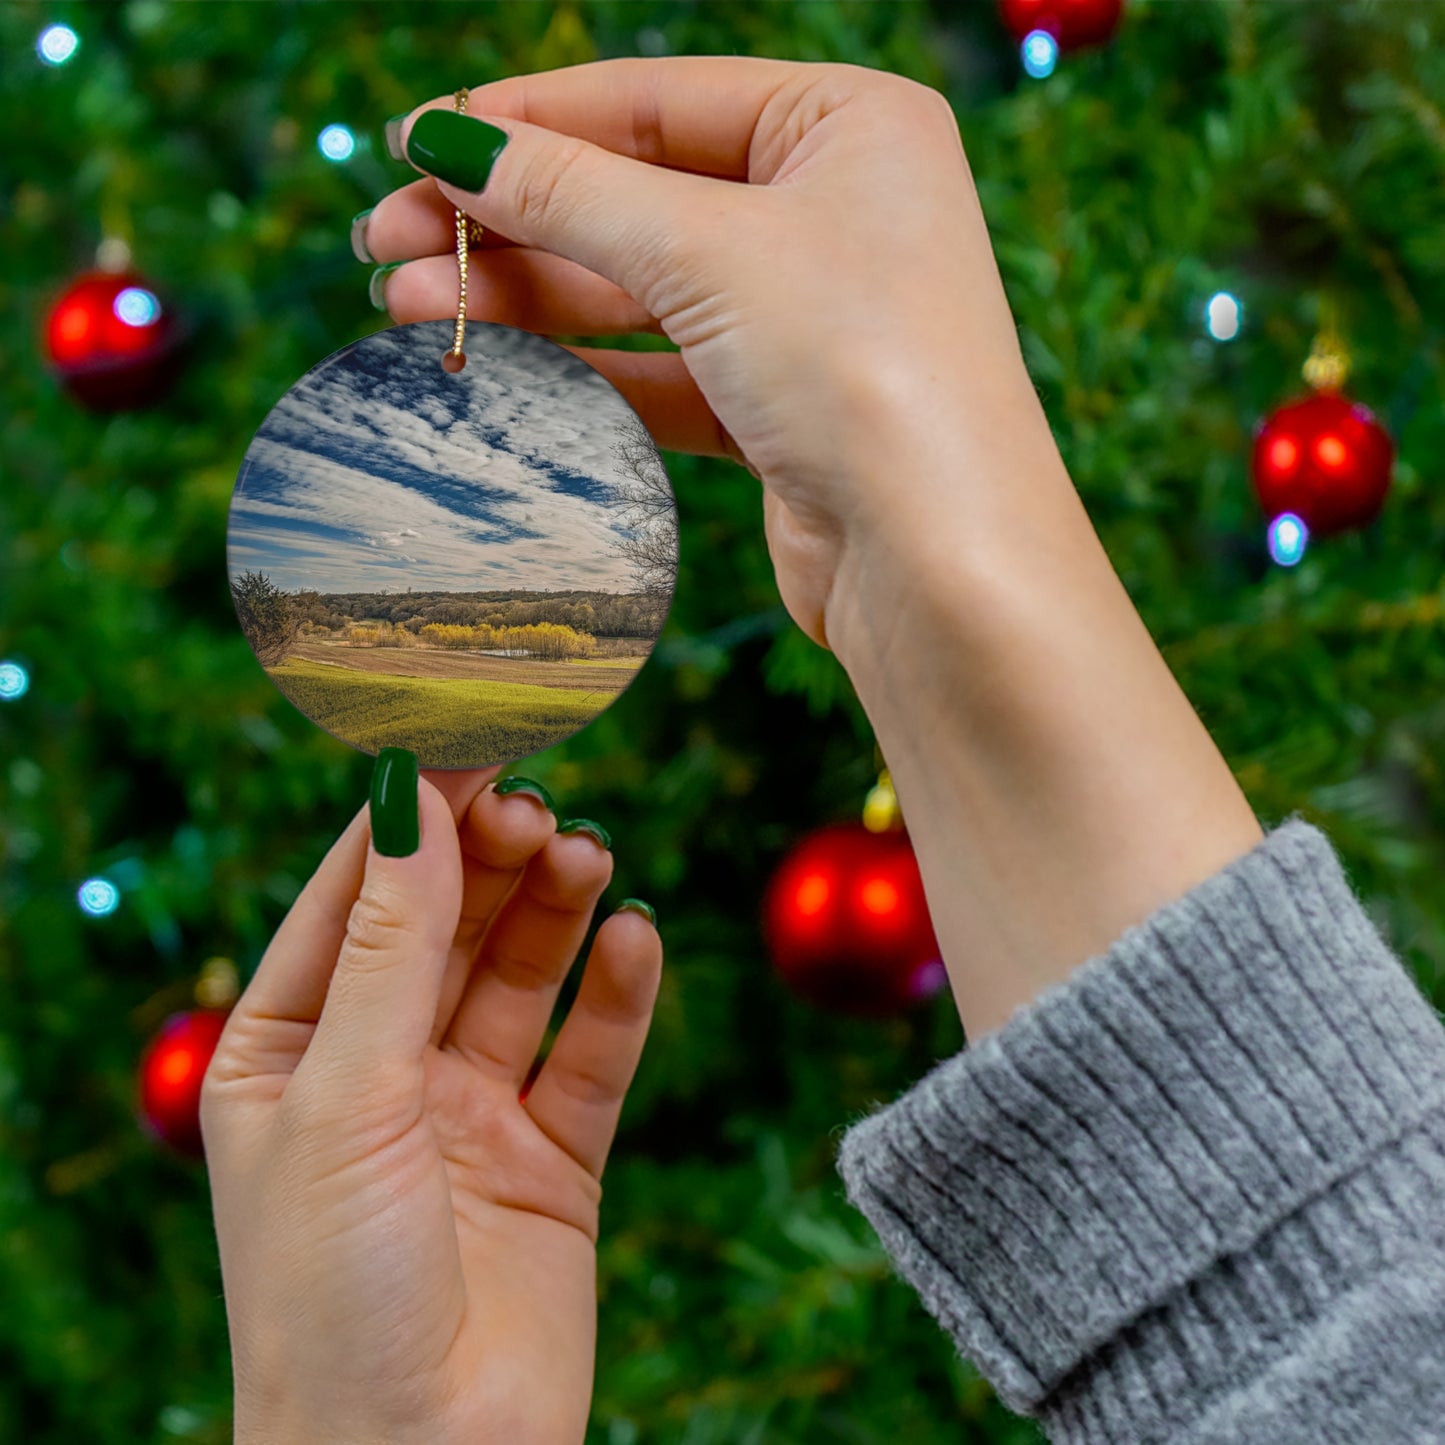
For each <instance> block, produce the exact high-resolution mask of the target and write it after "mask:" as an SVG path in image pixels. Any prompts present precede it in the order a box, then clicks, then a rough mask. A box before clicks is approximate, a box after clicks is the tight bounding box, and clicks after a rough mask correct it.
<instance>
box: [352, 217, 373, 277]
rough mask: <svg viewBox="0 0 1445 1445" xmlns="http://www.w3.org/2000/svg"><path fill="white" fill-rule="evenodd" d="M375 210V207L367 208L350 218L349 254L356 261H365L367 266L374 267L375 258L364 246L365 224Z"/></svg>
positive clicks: (365, 245)
mask: <svg viewBox="0 0 1445 1445" xmlns="http://www.w3.org/2000/svg"><path fill="white" fill-rule="evenodd" d="M375 209H376V207H375V206H368V207H367V208H366V210H364V211H358V212H357V213H356V215H354V216H353V217H352V218H351V254H352V255H353V256H355V257H356V259H357V260H358V261H365V262H366V264H367V265H368V266H375V265H376V257H375V256H373V255H372V254H371V251H370V250H369V249H368V247H367V244H366V223H367V221H369V220H370V219H371V213H372V211H374V210H375Z"/></svg>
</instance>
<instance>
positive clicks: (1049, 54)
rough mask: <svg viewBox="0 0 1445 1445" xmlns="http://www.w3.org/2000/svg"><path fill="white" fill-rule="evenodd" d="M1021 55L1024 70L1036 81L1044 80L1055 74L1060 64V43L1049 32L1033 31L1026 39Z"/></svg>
mask: <svg viewBox="0 0 1445 1445" xmlns="http://www.w3.org/2000/svg"><path fill="white" fill-rule="evenodd" d="M1020 53H1021V54H1022V56H1023V62H1024V69H1025V70H1026V71H1028V73H1029V74H1030V75H1031V76H1033V78H1034V79H1035V80H1044V79H1046V78H1047V77H1048V76H1050V75H1052V74H1053V73H1054V67H1055V66H1056V65H1057V64H1058V63H1059V42H1058V41H1057V40H1055V39H1054V37H1053V36H1052V35H1050V34H1049V32H1048V31H1047V30H1031V31H1030V32H1029V33H1028V35H1027V36H1025V38H1024V43H1023V46H1022V49H1021V52H1020Z"/></svg>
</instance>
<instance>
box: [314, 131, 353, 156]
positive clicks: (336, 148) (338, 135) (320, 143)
mask: <svg viewBox="0 0 1445 1445" xmlns="http://www.w3.org/2000/svg"><path fill="white" fill-rule="evenodd" d="M316 145H317V148H318V149H319V150H320V151H321V154H322V155H324V156H325V157H326V159H327V160H329V161H349V160H350V159H351V157H352V155H353V153H354V152H355V150H356V137H355V136H354V135H352V133H351V132H350V130H348V129H347V128H346V126H344V125H329V126H327V127H326V129H325V130H324V131H322V132H321V134H320V135H319V136H317V137H316Z"/></svg>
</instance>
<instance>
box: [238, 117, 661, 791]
mask: <svg viewBox="0 0 1445 1445" xmlns="http://www.w3.org/2000/svg"><path fill="white" fill-rule="evenodd" d="M458 102H459V103H458V108H459V109H460V108H463V104H464V97H463V96H462V95H461V93H459V95H458ZM477 230H478V228H477V227H476V226H475V223H468V222H467V221H466V219H465V217H463V216H462V214H461V213H458V215H457V260H458V267H459V273H460V281H461V289H460V304H459V307H458V315H457V320H456V322H455V323H453V322H451V321H426V322H419V323H414V324H411V325H404V326H394V327H391V328H389V329H387V330H385V331H379V332H376V333H375V334H373V335H371V336H368V337H365V338H364V339H363V340H361V341H358V342H355V343H353V344H352V345H350V346H346V347H343V348H342V349H341V350H340V351H338V352H336V353H334V354H333V355H332V356H329V357H327V359H326V360H325V361H323V362H321V364H320V365H318V366H316V367H313V368H312V370H311V371H309V372H307V374H306V375H305V376H304V377H302V378H301V380H300V381H299V382H297V383H296V385H295V386H293V387H292V388H291V389H290V390H289V391H288V392H287V393H286V394H285V396H283V397H282V398H281V400H280V401H279V402H278V403H277V404H276V406H275V407H274V408H273V409H272V410H271V412H270V413H269V414H268V415H267V417H266V419H265V421H263V422H262V423H261V426H260V429H259V430H258V431H257V432H256V435H255V437H254V439H253V440H252V442H251V445H250V447H249V448H248V449H247V451H246V455H245V458H244V460H243V461H242V464H241V470H240V475H239V477H238V478H237V481H236V489H235V494H234V496H233V497H232V499H231V510H230V518H229V524H228V530H227V549H226V550H227V565H228V570H229V573H230V583H231V595H232V599H233V601H234V603H235V607H236V615H237V618H238V620H239V621H240V624H241V628H242V630H243V632H244V633H245V635H246V639H247V641H248V642H249V643H250V644H251V648H252V650H253V651H254V652H255V654H256V658H257V660H258V661H259V662H260V663H261V665H262V667H264V668H265V670H266V672H267V673H268V675H269V676H270V677H271V679H272V681H273V682H275V684H276V686H277V687H278V688H280V690H281V692H282V693H283V694H285V696H286V697H287V698H288V699H289V700H290V702H292V703H293V704H294V705H295V706H296V707H297V708H299V709H300V711H301V712H303V713H305V714H306V715H307V716H308V717H309V718H311V719H312V720H313V721H314V722H316V723H318V724H319V725H320V726H321V727H323V728H325V729H326V731H327V732H329V733H331V734H332V735H333V736H335V737H337V738H340V739H341V740H342V741H343V742H346V743H350V744H351V745H352V746H353V747H356V748H359V749H361V750H362V751H363V752H366V753H371V754H375V753H378V752H380V750H381V749H382V748H384V747H396V748H407V749H409V750H410V751H411V752H413V753H415V754H416V757H417V761H418V763H419V764H420V765H421V766H422V767H424V768H484V767H491V766H493V765H496V764H504V763H508V762H512V761H514V760H516V759H519V758H523V757H526V756H528V755H529V754H531V753H535V752H539V751H541V750H542V749H544V748H547V747H551V746H552V745H553V744H555V743H559V742H561V741H563V740H564V739H566V738H568V737H570V736H571V735H572V734H573V733H575V732H577V731H579V730H580V729H581V728H583V727H585V726H586V725H587V724H588V723H589V722H591V721H592V719H593V718H594V717H596V716H597V715H598V714H599V713H600V712H602V711H603V710H604V709H605V708H607V707H608V706H609V705H610V704H611V703H613V702H614V701H615V700H616V699H617V697H618V696H619V695H620V694H621V693H622V692H623V691H624V690H625V689H626V688H627V686H628V684H629V683H630V682H631V681H632V679H633V678H634V677H635V676H636V674H637V671H638V669H639V668H640V667H641V666H642V664H643V663H644V662H645V661H646V660H647V657H648V656H649V654H650V653H651V651H652V648H653V646H654V645H655V644H656V641H657V637H658V634H659V633H660V632H661V630H662V626H663V623H664V622H665V621H666V619H667V612H668V609H669V607H670V606H671V602H672V594H673V588H674V585H675V583H676V580H677V510H676V504H675V502H674V499H673V494H672V488H671V485H670V483H669V481H668V477H667V473H666V471H665V469H664V468H663V465H662V460H661V458H660V457H659V456H658V453H657V448H656V446H655V444H654V443H653V440H652V437H651V436H650V435H649V433H648V431H647V429H646V427H645V426H644V425H643V423H642V421H641V419H640V418H639V417H638V416H637V414H636V412H634V411H633V410H632V408H631V407H630V406H629V405H628V404H627V402H626V401H625V400H624V399H623V397H622V395H621V394H620V393H619V392H618V391H617V390H616V388H614V387H613V386H612V384H611V383H610V382H609V381H608V380H607V379H606V378H605V377H603V376H602V375H601V374H600V373H598V372H596V371H594V370H593V369H592V368H591V367H590V366H588V365H587V363H586V362H585V361H583V360H582V359H581V358H580V357H578V356H576V355H574V354H573V353H572V352H570V351H568V350H567V349H566V348H565V347H562V346H559V345H558V344H557V343H556V342H553V341H550V340H548V339H547V338H546V337H543V336H538V335H535V334H534V333H532V332H529V331H520V330H517V329H516V328H514V327H510V326H499V325H495V324H492V323H477V322H473V323H472V326H471V330H470V332H469V333H465V339H466V343H467V350H466V351H465V352H464V351H463V349H462V343H463V337H464V327H465V324H466V264H467V248H468V243H469V242H470V243H472V244H475V242H476V241H477V240H478V239H479V236H478V234H477ZM449 343H450V345H449Z"/></svg>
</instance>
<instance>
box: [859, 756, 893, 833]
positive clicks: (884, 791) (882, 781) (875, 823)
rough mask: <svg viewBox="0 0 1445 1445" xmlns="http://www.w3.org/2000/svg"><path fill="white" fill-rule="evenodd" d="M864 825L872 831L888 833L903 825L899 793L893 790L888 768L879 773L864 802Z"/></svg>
mask: <svg viewBox="0 0 1445 1445" xmlns="http://www.w3.org/2000/svg"><path fill="white" fill-rule="evenodd" d="M863 826H864V827H865V828H867V830H868V831H869V832H870V833H887V832H891V831H893V830H895V829H898V828H901V827H902V826H903V813H902V811H901V810H900V808H899V806H898V794H897V793H895V792H894V791H893V779H892V778H891V777H889V775H888V769H887V768H884V769H883V771H882V772H880V773H879V774H878V781H877V782H876V783H875V784H874V785H873V786H872V787H871V788H869V790H868V796H867V798H866V799H865V800H864V802H863Z"/></svg>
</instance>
